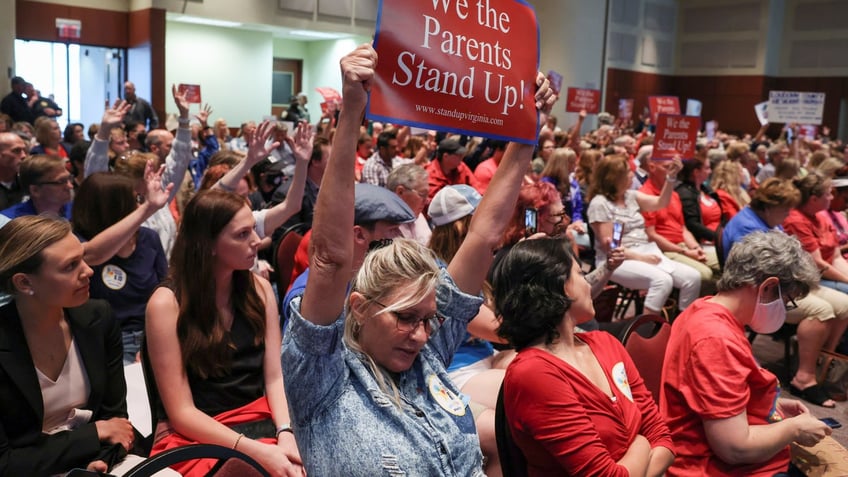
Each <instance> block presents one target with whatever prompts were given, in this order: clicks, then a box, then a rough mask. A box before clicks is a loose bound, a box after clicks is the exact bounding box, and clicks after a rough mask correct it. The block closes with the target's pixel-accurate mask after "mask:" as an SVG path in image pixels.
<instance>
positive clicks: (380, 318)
mask: <svg viewBox="0 0 848 477" xmlns="http://www.w3.org/2000/svg"><path fill="white" fill-rule="evenodd" d="M376 61H377V55H376V52H375V51H374V50H373V49H372V48H371V47H370V46H368V45H363V46H360V47H359V48H357V49H356V50H355V51H354V52H352V53H351V54H349V55H347V56H346V57H344V58H343V59H342V61H341V69H342V76H343V84H344V86H343V88H344V92H343V97H344V108H343V109H342V111H341V114H340V116H339V123H338V129H337V131H336V136H335V144H334V147H333V151H332V153H331V158H330V161H329V165H328V166H327V170H326V172H325V174H324V182H323V184H322V189H324V188H326V189H328V190H332V191H333V192H334V193H333V194H332V195H323V194H322V195H319V197H318V203H317V205H316V208H315V222H314V228H313V229H312V230H313V233H312V244H311V246H312V247H313V250H312V256H311V258H310V270H311V271H310V276H309V281H308V282H307V285H306V291H305V293H304V295H303V297H302V299H300V298H295V300H294V301H293V303H292V311H293V313H292V320H290V322H289V323H290V325H289V328H288V329H287V330H286V333H285V341H284V344H283V357H282V362H283V375H284V377H285V385H286V386H285V387H286V390H287V391H286V392H287V395H288V402H289V406H290V408H291V418H292V421H293V422H292V425H293V427H294V432H295V436H296V438H297V443H298V448H299V449H300V453H301V456H303V459H304V465H305V467H306V470H307V473H308V474H309V475H345V476H369V477H370V476H376V475H407V476H413V475H421V476H431V475H445V476H462V477H468V476H480V475H483V469H482V466H483V462H482V460H483V459H482V454H481V452H480V446H479V444H478V439H477V433H476V428H475V426H474V418H473V416H472V414H471V411H470V409H469V407H468V405H467V400H466V399H464V397H463V396H462V395H461V394H460V393H459V392H458V390H457V389H456V387H455V386H454V385H453V383H451V381H450V379H449V378H448V376H447V372H446V371H445V367H446V366H447V364H448V363H449V362H450V360H451V357H452V356H453V353H454V352H455V351H456V349H457V347H458V346H459V345H460V344H461V342H462V339H463V337H464V336H465V329H466V326H467V323H468V321H469V320H471V319H472V318H473V317H474V316H475V315H476V314H477V311H478V310H479V307H480V304H481V303H482V299H480V298H479V293H480V288H481V285H482V282H483V279H484V277H485V275H486V272H487V271H488V268H489V264H490V263H491V261H492V251H493V250H494V248H495V247H497V245H498V241H499V239H500V237H501V235H502V233H503V230H504V227H505V226H506V220H507V218H508V217H509V216H510V212H511V211H512V208H513V207H514V204H515V201H516V198H517V195H518V189H519V187H520V185H521V181H522V178H523V176H524V172H525V170H526V169H527V165H528V163H529V162H530V160H531V159H532V154H533V147H532V146H529V145H518V144H511V145H510V146H509V147H508V149H507V151H506V154H505V157H504V160H503V162H501V164H500V166H499V167H498V171H497V173H496V175H495V177H494V179H493V180H492V182H491V185H490V186H489V191H488V192H489V193H487V194H486V197H485V198H483V201H482V202H481V203H480V206H479V208H478V209H477V212H476V213H475V215H474V219H473V221H472V223H471V228H470V231H469V233H468V236H467V238H466V239H465V242H464V243H463V245H462V247H461V248H460V249H459V251H458V252H457V254H456V256H455V257H454V259H453V261H451V263H450V265H449V266H448V269H447V271H443V272H440V271H439V269H438V267H437V266H436V261H435V259H434V257H433V255H432V254H431V253H430V252H428V251H427V250H426V249H424V248H423V247H421V246H420V245H418V244H416V243H414V242H412V241H409V240H403V239H398V240H395V241H394V242H392V243H391V244H389V245H387V246H384V247H382V248H380V249H377V250H375V251H372V252H370V253H369V254H368V255H367V256H366V257H365V259H364V262H363V263H362V266H361V267H360V268H359V271H358V273H357V274H356V276H355V278H354V280H353V282H351V287H350V294H349V296H348V291H347V289H348V287H347V285H348V282H349V281H350V279H351V271H352V270H354V266H355V264H354V259H353V248H352V247H351V243H352V242H353V241H354V237H353V203H354V187H353V185H354V181H353V171H354V160H355V154H353V152H354V151H355V150H356V141H357V137H358V135H359V124H360V119H361V117H362V112H363V110H364V108H365V103H366V101H367V90H368V88H369V87H370V84H371V82H372V81H373V80H374V67H375V65H376ZM536 84H537V85H538V86H539V88H538V91H537V92H536V97H535V98H536V106H537V107H538V108H540V109H543V110H544V111H549V110H550V107H551V106H552V105H553V102H554V100H555V97H554V96H553V94H552V92H551V91H550V89H549V87H548V82H547V80H545V79H544V76H542V75H541V74H540V75H539V76H537V78H536ZM544 119H545V118H544V114H543V115H542V118H541V121H540V124H544Z"/></svg>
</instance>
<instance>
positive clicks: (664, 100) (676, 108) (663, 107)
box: [648, 96, 680, 124]
mask: <svg viewBox="0 0 848 477" xmlns="http://www.w3.org/2000/svg"><path fill="white" fill-rule="evenodd" d="M648 105H649V106H650V108H651V121H652V122H653V123H654V124H656V123H657V116H658V115H660V114H680V101H679V100H678V99H677V96H649V97H648Z"/></svg>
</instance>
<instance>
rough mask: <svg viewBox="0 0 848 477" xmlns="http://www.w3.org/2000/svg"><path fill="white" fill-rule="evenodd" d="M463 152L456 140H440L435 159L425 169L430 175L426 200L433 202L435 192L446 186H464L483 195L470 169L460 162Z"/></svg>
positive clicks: (464, 150) (463, 149)
mask: <svg viewBox="0 0 848 477" xmlns="http://www.w3.org/2000/svg"><path fill="white" fill-rule="evenodd" d="M465 152H466V149H465V146H463V145H462V144H460V143H459V141H457V140H456V139H453V138H448V139H442V142H440V143H439V148H438V149H436V158H435V159H433V160H432V161H430V163H429V164H427V168H426V169H427V173H428V174H429V175H430V178H429V180H428V184H429V186H430V193H429V195H428V196H427V199H428V200H433V196H434V195H436V192H439V191H440V190H441V189H442V187H444V186H447V185H456V184H466V185H470V186H471V187H473V188H475V189H477V192H480V193H481V194H482V193H483V190H480V189H481V187H480V184H479V183H478V181H477V179H476V178H475V177H474V174H472V173H471V169H469V168H468V166H467V165H465V163H464V162H462V158H463V157H465Z"/></svg>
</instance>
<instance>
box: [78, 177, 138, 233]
mask: <svg viewBox="0 0 848 477" xmlns="http://www.w3.org/2000/svg"><path fill="white" fill-rule="evenodd" d="M137 206H138V203H137V202H136V200H135V187H134V186H133V181H132V180H131V179H130V178H128V177H126V176H122V175H118V174H113V173H111V172H97V173H95V174H92V175H90V176H88V177H87V178H86V179H85V180H84V181H83V182H82V184H80V187H79V189H78V190H77V192H76V195H75V196H74V205H73V208H72V209H71V223H72V224H73V226H74V231H76V233H78V234H79V235H80V236H82V237H83V238H85V239H87V240H91V239H92V238H94V236H95V235H97V234H99V233H100V232H102V231H104V230H106V229H107V228H109V227H111V226H113V225H115V224H116V223H118V222H119V221H120V220H121V219H123V218H124V217H126V216H127V215H129V214H130V213H132V211H134V210H135V209H136V207H137Z"/></svg>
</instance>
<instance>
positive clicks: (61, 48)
mask: <svg viewBox="0 0 848 477" xmlns="http://www.w3.org/2000/svg"><path fill="white" fill-rule="evenodd" d="M124 58H126V50H124V49H121V48H103V47H98V46H86V45H77V44H68V43H53V42H46V41H30V40H15V72H16V74H17V75H18V76H21V77H23V78H24V79H25V80H27V81H29V82H30V83H32V84H33V86H35V89H37V90H40V91H41V95H42V96H45V97H49V96H51V95H52V97H53V101H55V102H56V103H57V104H58V105H59V106H60V107H61V108H62V110H63V114H62V116H59V117H58V118H56V121H58V123H59V126H60V127H61V128H64V127H65V126H66V125H67V124H68V123H82V124H84V125H85V126H86V127H88V125H89V124H92V123H95V124H100V120H101V118H102V117H103V110H104V106H105V105H106V104H110V103H113V102H114V101H115V99H117V98H119V97H120V93H121V88H122V86H123V84H124V81H125V76H126V67H125V60H124Z"/></svg>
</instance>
